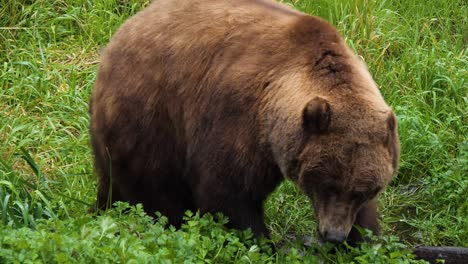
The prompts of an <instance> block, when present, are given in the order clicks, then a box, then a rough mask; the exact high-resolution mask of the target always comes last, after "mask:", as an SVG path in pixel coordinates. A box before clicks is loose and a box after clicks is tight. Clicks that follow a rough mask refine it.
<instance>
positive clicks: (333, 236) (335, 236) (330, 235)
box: [323, 231, 346, 243]
mask: <svg viewBox="0 0 468 264" xmlns="http://www.w3.org/2000/svg"><path fill="white" fill-rule="evenodd" d="M323 237H324V238H325V240H326V241H327V242H331V243H342V242H343V241H344V240H345V239H346V234H343V233H341V232H336V231H327V232H325V234H324V236H323Z"/></svg>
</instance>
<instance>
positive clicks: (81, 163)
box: [0, 0, 468, 263]
mask: <svg viewBox="0 0 468 264" xmlns="http://www.w3.org/2000/svg"><path fill="white" fill-rule="evenodd" d="M147 2H148V1H144V0H133V1H132V0H97V1H89V0H37V1H31V0H0V142H1V143H0V262H1V263H9V262H16V263H23V262H31V263H32V262H34V263H36V262H46V263H53V262H60V263H68V262H69V263H75V262H79V263H97V262H112V263H113V262H137V263H141V262H143V263H144V262H150V263H152V262H155V263H159V262H165V263H181V262H183V261H186V262H187V263H192V262H209V263H225V262H246V263H250V262H255V263H259V262H260V263H263V262H272V263H276V262H278V263H285V262H287V263H289V262H298V263H299V262H312V263H314V262H318V261H319V260H325V261H327V262H336V261H338V262H342V263H349V262H354V263H411V262H415V260H413V259H412V256H411V254H410V253H409V251H408V249H409V248H411V247H413V246H415V245H421V244H424V245H434V246H442V245H444V246H468V199H467V198H466V197H467V196H466V195H467V193H468V140H467V134H468V130H467V126H468V109H467V108H468V89H467V88H468V85H467V76H468V74H467V71H468V56H467V50H466V47H467V43H468V15H467V14H468V5H467V4H466V3H465V1H463V0H453V1H435V0H431V1H426V2H424V3H423V2H421V1H416V0H406V1H400V0H383V1H367V0H357V1H354V0H353V1H351V0H337V1H325V0H316V1H312V0H290V1H288V2H290V3H291V4H292V5H294V6H295V7H296V8H298V9H300V10H303V11H305V12H308V13H310V14H315V15H319V16H321V17H323V18H325V19H327V20H329V21H331V22H332V23H333V24H335V25H336V26H337V27H338V29H339V30H340V31H341V32H342V34H343V36H345V37H346V40H347V42H348V44H349V45H350V46H351V47H352V48H353V49H355V50H356V52H357V53H358V54H359V55H361V56H362V57H363V59H364V60H365V61H366V62H367V63H368V65H369V68H370V70H371V72H372V74H373V75H374V77H375V79H376V81H377V83H378V84H379V85H380V86H381V91H382V93H383V95H384V97H385V98H386V101H387V102H388V103H389V104H390V105H392V106H393V108H394V109H395V111H396V113H397V116H398V118H399V122H400V123H399V132H400V138H401V144H402V158H401V168H400V173H399V175H398V177H397V178H396V179H395V180H394V181H393V182H392V184H391V186H390V187H389V188H388V189H387V190H386V191H385V193H384V194H383V195H382V196H381V199H380V202H381V212H382V218H383V234H384V236H383V237H382V238H378V239H377V238H376V241H375V243H374V244H372V245H371V244H363V245H362V246H360V247H358V248H340V249H338V250H337V251H336V252H334V253H331V251H332V249H331V248H330V246H329V245H324V246H319V245H317V244H316V243H314V242H312V244H311V246H309V247H306V246H303V237H304V236H305V235H308V236H310V235H311V236H312V237H314V230H315V228H316V221H315V218H314V216H313V211H312V209H311V206H310V204H309V202H308V201H307V199H306V198H305V197H304V196H303V195H302V194H301V193H300V192H299V191H298V190H297V188H296V187H294V186H293V185H292V184H291V183H289V182H286V183H285V184H283V185H282V186H281V187H280V188H279V189H278V190H277V191H276V192H275V193H274V194H273V195H272V197H271V198H270V199H269V201H268V202H267V204H266V213H267V222H268V225H269V227H270V230H271V231H272V236H273V237H272V240H273V242H274V243H275V244H276V245H277V249H276V252H278V253H274V251H273V250H272V247H271V244H270V243H269V242H268V241H265V240H261V241H258V240H254V239H253V238H252V236H251V234H250V233H249V232H248V231H244V232H240V231H234V230H226V229H224V228H223V226H222V224H223V223H225V222H226V219H225V218H223V217H221V216H216V217H212V216H210V215H206V216H203V217H200V216H198V215H196V214H195V215H192V214H190V213H188V214H187V221H186V224H185V225H184V227H183V228H182V229H181V230H174V229H173V228H171V227H168V226H167V224H166V220H165V219H164V217H162V218H160V219H159V220H157V221H156V222H155V221H152V220H151V219H150V218H149V217H147V216H145V215H144V213H143V212H142V209H141V207H138V206H137V207H128V206H127V205H125V204H119V205H118V206H117V208H115V209H113V210H109V211H108V212H106V213H104V214H102V215H99V216H96V215H92V214H87V209H88V208H89V206H90V204H92V203H93V201H94V198H95V192H96V178H95V175H94V173H93V165H92V156H91V151H90V145H89V134H88V124H89V117H88V112H87V111H88V110H87V109H88V100H89V94H90V91H91V88H92V85H93V82H94V79H95V77H96V66H97V63H98V58H99V55H98V54H99V50H100V48H102V47H103V46H105V45H106V43H107V42H108V40H109V38H110V36H111V35H112V33H113V32H114V31H115V30H116V29H117V28H118V26H119V25H121V24H122V23H123V21H125V19H126V18H128V17H129V16H131V15H132V14H134V13H135V12H137V11H138V10H140V9H141V8H142V7H143V6H145V5H146V4H147ZM213 219H215V220H213ZM279 245H281V246H279Z"/></svg>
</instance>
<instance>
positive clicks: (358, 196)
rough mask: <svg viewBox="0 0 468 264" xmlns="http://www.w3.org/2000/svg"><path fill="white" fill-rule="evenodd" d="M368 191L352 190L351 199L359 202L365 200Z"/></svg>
mask: <svg viewBox="0 0 468 264" xmlns="http://www.w3.org/2000/svg"><path fill="white" fill-rule="evenodd" d="M366 197H367V195H366V193H365V192H356V191H355V192H352V193H351V199H352V200H354V201H358V202H364V201H365V200H366Z"/></svg>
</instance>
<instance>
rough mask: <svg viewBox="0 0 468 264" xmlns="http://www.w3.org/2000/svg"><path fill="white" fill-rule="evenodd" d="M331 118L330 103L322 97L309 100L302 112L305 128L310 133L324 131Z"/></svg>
mask: <svg viewBox="0 0 468 264" xmlns="http://www.w3.org/2000/svg"><path fill="white" fill-rule="evenodd" d="M330 120H331V109H330V104H328V102H327V100H326V99H324V98H322V97H315V98H314V99H312V100H310V101H309V102H308V103H307V105H306V106H305V107H304V110H303V112H302V121H303V126H304V128H305V129H307V130H309V131H310V132H312V133H324V132H326V131H327V130H328V126H329V125H330Z"/></svg>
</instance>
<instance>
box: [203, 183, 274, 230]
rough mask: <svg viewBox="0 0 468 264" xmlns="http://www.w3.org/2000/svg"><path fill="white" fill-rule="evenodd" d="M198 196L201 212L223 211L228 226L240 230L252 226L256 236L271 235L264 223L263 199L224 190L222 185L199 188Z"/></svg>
mask: <svg viewBox="0 0 468 264" xmlns="http://www.w3.org/2000/svg"><path fill="white" fill-rule="evenodd" d="M197 196H198V197H197V199H196V200H197V205H198V208H199V209H200V211H201V213H212V214H214V213H217V212H221V213H223V214H224V215H225V216H227V217H228V219H229V222H228V224H227V227H229V228H235V229H239V230H245V229H248V228H250V229H251V230H252V233H253V234H254V235H255V236H256V237H260V236H264V237H267V238H268V237H269V232H268V229H267V228H266V226H265V223H264V216H263V205H262V203H263V201H262V200H253V199H252V198H250V197H252V195H250V194H249V193H242V194H241V193H240V192H239V191H237V190H236V191H234V190H227V189H226V190H223V188H222V187H220V186H217V188H216V189H215V190H213V188H209V190H206V191H202V190H199V191H198V195H197Z"/></svg>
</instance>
